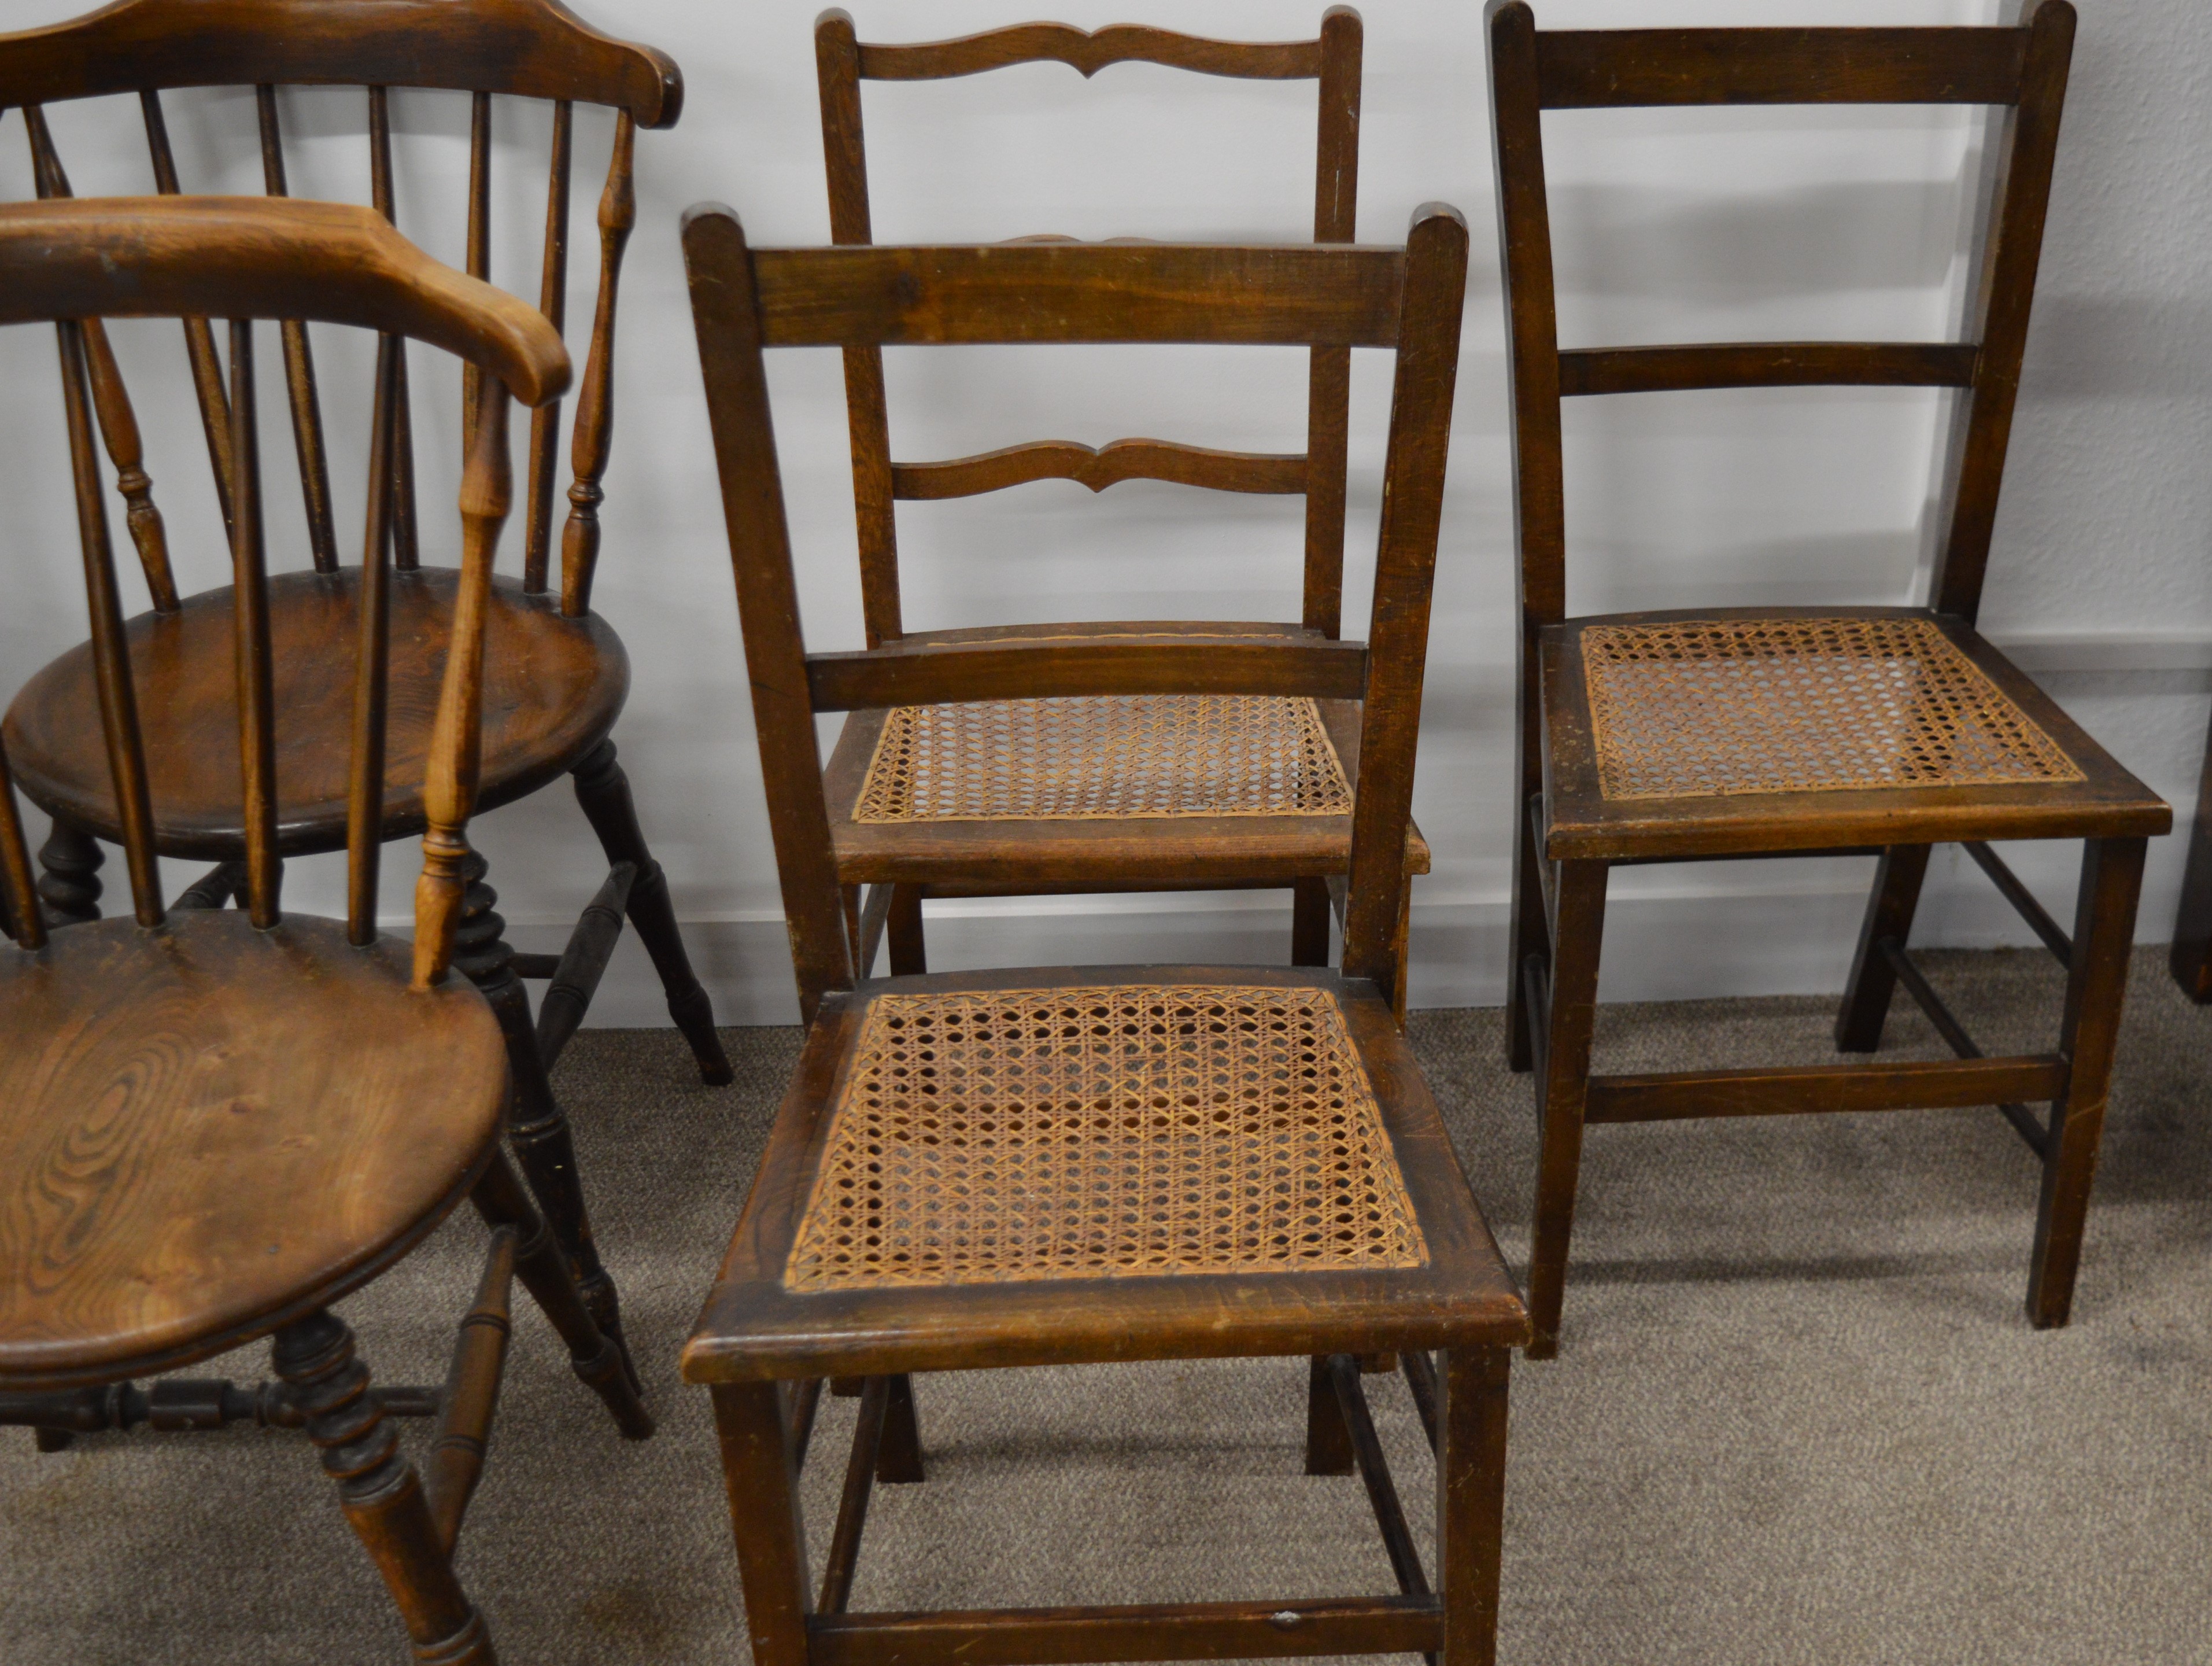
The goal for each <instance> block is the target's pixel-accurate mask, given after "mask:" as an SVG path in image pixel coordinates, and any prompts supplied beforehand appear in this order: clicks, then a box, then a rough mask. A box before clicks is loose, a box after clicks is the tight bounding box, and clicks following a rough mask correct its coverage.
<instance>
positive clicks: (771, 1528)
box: [714, 1383, 814, 1666]
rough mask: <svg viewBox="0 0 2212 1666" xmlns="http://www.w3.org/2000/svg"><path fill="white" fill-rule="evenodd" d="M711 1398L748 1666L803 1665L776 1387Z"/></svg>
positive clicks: (799, 1534)
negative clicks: (748, 1637)
mask: <svg viewBox="0 0 2212 1666" xmlns="http://www.w3.org/2000/svg"><path fill="white" fill-rule="evenodd" d="M714 1430H715V1433H716V1434H717V1436H718V1437H719V1438H720V1445H721V1449H722V1481H723V1485H724V1487H725V1488H726V1490H727V1492H728V1493H729V1499H730V1529H731V1531H732V1534H733V1535H735V1536H736V1538H737V1541H738V1583H739V1584H741V1585H742V1586H743V1587H744V1597H745V1624H746V1626H748V1627H749V1628H750V1631H751V1633H752V1643H753V1661H754V1666H807V1657H808V1639H807V1635H806V1616H807V1614H808V1613H809V1612H810V1611H811V1609H812V1608H813V1607H814V1594H813V1592H812V1591H811V1590H809V1589H808V1587H809V1584H810V1580H809V1578H808V1575H807V1569H806V1529H805V1526H804V1525H803V1524H802V1523H801V1521H800V1519H799V1465H798V1463H797V1462H796V1461H795V1454H794V1453H793V1450H792V1438H791V1426H790V1424H789V1422H788V1421H787V1419H786V1418H785V1415H784V1406H783V1395H782V1394H781V1391H780V1385H779V1384H777V1383H717V1384H716V1385H715V1387H714Z"/></svg>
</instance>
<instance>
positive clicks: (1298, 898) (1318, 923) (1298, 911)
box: [1291, 879, 1329, 966]
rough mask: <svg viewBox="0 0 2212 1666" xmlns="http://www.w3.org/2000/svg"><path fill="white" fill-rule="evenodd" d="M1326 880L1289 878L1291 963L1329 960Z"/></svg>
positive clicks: (1317, 964)
mask: <svg viewBox="0 0 2212 1666" xmlns="http://www.w3.org/2000/svg"><path fill="white" fill-rule="evenodd" d="M1328 914H1329V908H1328V880H1326V879H1294V880H1292V881H1291V965H1293V966H1326V965H1328Z"/></svg>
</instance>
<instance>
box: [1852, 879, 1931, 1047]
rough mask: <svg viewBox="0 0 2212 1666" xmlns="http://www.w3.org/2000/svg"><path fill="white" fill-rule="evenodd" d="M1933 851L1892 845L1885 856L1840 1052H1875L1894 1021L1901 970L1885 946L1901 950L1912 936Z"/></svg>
mask: <svg viewBox="0 0 2212 1666" xmlns="http://www.w3.org/2000/svg"><path fill="white" fill-rule="evenodd" d="M1929 851H1930V847H1929V846H1927V845H1924V844H1893V845H1891V846H1890V847H1889V848H1887V849H1886V850H1884V851H1883V852H1882V853H1881V862H1880V863H1879V864H1878V865H1877V866H1876V867H1875V875H1874V891H1873V893H1872V894H1871V895H1870V896H1869V897H1868V898H1867V908H1866V918H1865V920H1864V921H1863V923H1862V924H1861V925H1860V927H1859V947H1858V953H1857V956H1856V957H1854V958H1853V959H1852V961H1851V976H1850V982H1848V983H1846V984H1845V985H1844V1004H1843V1006H1841V1007H1840V1008H1839V1009H1838V1011H1837V1013H1836V1050H1837V1051H1838V1052H1839V1053H1871V1052H1873V1051H1875V1049H1877V1048H1879V1047H1880V1046H1881V1026H1882V1024H1883V1021H1884V1020H1885V1019H1887V1018H1888V1017H1889V1000H1890V997H1891V996H1892V995H1893V994H1895V993H1896V992H1897V969H1896V968H1895V967H1893V966H1892V965H1891V964H1890V962H1889V957H1888V956H1887V955H1886V954H1884V953H1883V952H1881V945H1882V944H1883V942H1884V941H1893V942H1894V943H1895V944H1896V945H1897V946H1898V947H1899V948H1900V949H1901V948H1903V947H1904V946H1905V939H1907V938H1908V937H1910V936H1911V934H1912V915H1913V911H1914V910H1915V909H1917V908H1918V907H1919V906H1920V882H1921V881H1922V880H1923V879H1926V878H1927V877H1928V857H1929Z"/></svg>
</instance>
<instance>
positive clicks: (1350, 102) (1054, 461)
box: [814, 5, 1427, 1020]
mask: <svg viewBox="0 0 2212 1666" xmlns="http://www.w3.org/2000/svg"><path fill="white" fill-rule="evenodd" d="M1362 41H1363V25H1362V23H1361V21H1360V16H1359V14H1358V12H1357V11H1355V10H1353V9H1352V8H1351V7H1349V6H1344V5H1334V6H1331V7H1329V8H1328V10H1327V11H1326V12H1325V13H1323V15H1322V21H1321V28H1320V32H1319V33H1318V35H1317V36H1316V38H1315V39H1313V40H1291V41H1242V40H1209V39H1206V38H1202V37H1200V36H1195V35H1187V34H1179V33H1174V32H1172V31H1170V30H1166V29H1157V28H1151V27H1144V26H1140V25H1137V24H1128V23H1117V24H1113V25H1109V27H1104V28H1101V29H1097V30H1085V29H1079V28H1076V27H1073V26H1071V25H1068V24H1066V23H1018V24H1013V25H1010V26H1007V27H1002V28H996V29H988V30H985V31H983V32H982V33H978V34H972V35H966V36H963V37H961V38H959V39H957V40H933V41H915V42H901V43H897V44H889V43H879V42H873V41H862V40H860V39H859V38H858V35H857V33H856V31H855V28H854V22H853V19H852V17H851V15H849V14H848V13H846V12H845V11H843V10H842V9H834V8H833V9H830V10H828V11H825V12H823V14H822V15H820V16H819V17H818V18H817V19H816V21H815V26H814V45H815V64H816V69H817V84H818V86H819V89H820V94H821V105H822V149H823V162H824V167H825V169H826V171H827V173H828V177H829V233H830V240H831V241H832V242H833V243H837V244H842V245H866V244H871V243H872V242H873V241H874V233H873V227H872V216H871V212H870V205H869V196H868V168H867V154H866V140H865V136H864V131H863V125H862V121H861V112H860V88H861V84H862V83H863V82H870V81H876V82H894V81H896V82H915V81H944V80H951V79H954V78H957V77H961V76H973V75H979V74H982V73H985V72H987V71H989V70H997V69H1003V68H1006V67H1007V66H1008V65H1012V64H1036V63H1060V64H1066V65H1068V66H1069V67H1070V68H1072V69H1073V70H1076V71H1077V72H1078V73H1079V74H1080V75H1081V76H1084V77H1085V79H1088V78H1089V77H1091V76H1094V75H1096V74H1097V72H1098V71H1099V70H1102V69H1104V68H1105V67H1106V66H1108V65H1109V64H1123V63H1146V64H1158V65H1161V66H1163V67H1164V68H1170V69H1177V70H1189V71H1192V72H1194V73H1197V74H1201V75H1211V76H1227V77H1231V78H1235V79H1240V80H1254V81H1294V80H1311V81H1314V82H1317V83H1318V87H1319V105H1320V112H1319V121H1318V124H1317V127H1318V138H1317V145H1316V161H1315V181H1314V241H1315V242H1316V243H1350V242H1352V240H1354V238H1355V236H1356V229H1355V228H1356V222H1357V219H1358V183H1359V99H1360V62H1361V48H1362ZM844 360H845V390H846V410H847V416H848V423H849V426H850V429H851V434H852V453H853V496H854V509H855V512H856V517H857V520H858V527H859V535H860V592H861V608H862V616H863V622H864V623H865V626H866V634H867V635H866V639H867V645H868V646H869V647H870V648H879V647H881V646H883V645H884V643H886V642H891V641H898V640H899V639H901V638H902V636H904V635H906V634H907V633H906V629H905V626H904V623H903V622H902V613H901V607H900V594H899V570H898V537H897V527H896V516H895V508H896V504H897V503H898V502H900V501H902V500H903V501H919V500H934V499H944V498H951V497H965V496H975V495H977V494H981V493H984V492H992V491H999V490H1003V489H1006V488H1007V487H1010V486H1016V485H1021V484H1025V483H1029V482H1030V481H1036V480H1073V481H1076V482H1079V483H1081V484H1083V485H1085V486H1087V487H1089V488H1090V489H1091V490H1092V491H1094V492H1098V491H1103V490H1104V489H1106V488H1107V487H1109V486H1110V485H1114V484H1116V483H1120V482H1121V481H1124V480H1168V481H1175V482H1178V483H1182V484H1184V485H1188V486H1196V487H1201V488H1205V489H1210V490H1215V491H1231V492H1258V493H1278V494H1289V493H1301V494H1303V495H1304V497H1305V501H1306V525H1305V569H1304V602H1303V607H1302V612H1301V622H1302V623H1303V624H1304V627H1305V628H1306V629H1308V630H1310V631H1313V632H1315V633H1316V634H1317V635H1320V636H1321V637H1322V638H1324V639H1326V640H1331V641H1334V639H1335V638H1336V637H1337V636H1338V635H1340V633H1341V624H1342V613H1343V591H1344V517H1345V493H1346V440H1347V428H1346V424H1347V423H1348V421H1349V407H1350V401H1351V386H1352V383H1351V378H1352V356H1351V351H1350V350H1349V349H1346V348H1340V347H1316V348H1315V349H1313V350H1312V362H1311V369H1310V376H1309V392H1308V407H1307V410H1308V414H1307V443H1306V449H1305V450H1304V452H1303V453H1289V454H1273V453H1269V454H1262V453H1244V452H1223V451H1217V450H1213V449H1210V448H1208V447H1200V446H1191V445H1184V444H1179V443H1176V442H1174V441H1162V440H1147V439H1127V440H1116V441H1112V442H1111V443H1109V444H1108V445H1105V446H1102V447H1096V448H1094V447H1091V446H1088V445H1085V444H1082V443H1080V442H1078V441H1067V440H1045V441H1033V442H1030V443H1028V444H1024V445H1016V446H1010V447H1005V448H1002V449H1000V450H996V451H991V452H987V453H981V454H980V455H976V456H972V457H961V458H955V459H947V460H945V461H939V462H930V463H899V462H895V461H893V460H892V457H891V448H890V415H889V407H888V402H887V399H886V396H885V392H884V367H883V355H882V352H881V351H880V350H878V349H877V348H874V347H854V348H848V349H847V350H846V351H845V355H844ZM856 738H857V739H862V740H866V741H869V742H870V743H871V745H872V737H870V736H866V735H860V734H858V733H857V732H856ZM848 753H852V749H849V748H843V747H841V748H840V749H839V751H838V754H837V757H836V760H834V761H833V762H832V764H831V766H830V768H831V771H832V775H833V777H835V778H836V780H837V781H838V784H839V786H840V788H841V790H842V788H843V787H844V786H845V785H846V784H847V781H846V777H848V776H852V777H853V779H852V781H850V785H851V787H852V788H853V790H854V791H857V790H858V784H859V782H858V775H857V773H856V771H858V770H860V769H864V767H865V757H864V756H863V755H861V754H852V755H850V756H848ZM1414 837H1415V849H1414V851H1413V853H1412V854H1409V860H1412V861H1413V863H1414V864H1415V866H1414V870H1413V871H1414V872H1416V873H1425V872H1427V851H1426V847H1425V845H1421V844H1420V843H1419V835H1418V834H1416V835H1415V836H1414ZM873 842H878V843H887V844H896V842H897V841H896V839H895V838H893V839H884V840H878V841H873ZM1008 842H1009V844H1010V845H1012V846H1014V847H1017V848H1018V847H1019V845H1020V843H1021V840H1020V836H1019V835H1018V833H1014V834H1011V835H1010V838H1009V841H1008ZM1031 854H1033V855H1036V856H1040V857H1042V856H1043V855H1045V854H1046V853H1042V852H1034V853H1031ZM1284 854H1285V855H1290V854H1291V853H1289V852H1288V851H1285V853H1284ZM881 856H882V853H879V852H871V853H868V854H863V853H860V852H858V851H856V852H855V853H854V863H853V866H854V867H855V869H856V871H865V870H868V869H871V868H874V867H880V866H883V865H884V863H883V861H882V860H881ZM1304 860H1310V857H1305V858H1304ZM939 866H940V867H941V866H942V865H941V864H939ZM1048 866H1052V868H1053V871H1052V874H1051V877H1049V878H1048V879H1036V878H1032V879H1024V880H1018V881H1016V880H1010V879H1008V878H1007V877H1006V869H1005V865H1004V864H1003V863H998V862H994V863H991V864H988V865H981V864H979V865H977V866H976V867H975V871H973V872H962V873H943V872H940V873H936V874H935V875H934V876H933V878H931V879H927V880H915V879H896V880H884V879H873V878H872V877H863V878H860V879H857V880H856V881H855V882H854V884H853V885H851V887H850V888H849V890H848V897H847V912H848V930H849V932H850V933H851V934H852V936H853V938H854V945H855V952H856V954H857V956H858V957H859V960H860V964H861V965H862V966H863V967H864V968H866V967H872V965H873V964H874V962H875V957H876V953H877V950H878V946H879V945H881V944H882V943H883V942H884V939H885V938H886V937H887V938H888V939H889V948H890V969H891V970H892V972H893V973H894V974H902V973H917V972H921V971H924V970H927V950H926V948H925V945H924V937H923V931H922V915H921V903H922V899H923V898H924V897H972V896H1008V895H1036V894H1039V893H1041V892H1044V893H1049V892H1052V891H1099V890H1139V891H1146V890H1155V889H1158V888H1160V886H1161V885H1162V884H1163V883H1164V882H1163V881H1162V879H1160V877H1159V876H1158V875H1150V876H1146V877H1144V878H1142V879H1133V878H1130V877H1129V876H1128V875H1127V873H1126V870H1125V869H1123V870H1122V871H1119V872H1117V869H1121V868H1122V865H1121V864H1117V863H1115V862H1114V861H1112V860H1104V861H1099V860H1092V861H1090V862H1088V863H1085V864H1084V865H1083V866H1082V868H1081V871H1079V872H1073V873H1067V872H1062V871H1061V869H1062V868H1064V867H1065V866H1066V864H1065V863H1060V864H1058V865H1051V864H1048ZM1211 866H1213V867H1221V866H1222V864H1220V863H1218V862H1217V863H1214V864H1212V865H1211ZM1297 866H1300V860H1298V859H1296V858H1294V859H1293V860H1290V861H1288V862H1287V864H1286V863H1285V862H1283V861H1281V860H1278V861H1274V862H1271V863H1269V864H1268V865H1267V872H1264V873H1261V872H1257V871H1254V872H1248V873H1238V872H1236V871H1234V869H1235V865H1234V864H1233V863H1232V864H1231V865H1229V866H1228V867H1226V868H1224V870H1223V871H1222V872H1219V873H1212V872H1208V873H1195V872H1194V873H1193V875H1192V877H1191V878H1190V879H1189V880H1188V882H1187V883H1188V887H1191V888H1200V889H1208V890H1212V889H1220V888H1225V887H1228V888H1240V889H1250V888H1269V887H1274V886H1279V885H1284V884H1285V883H1287V884H1288V885H1290V887H1291V895H1292V904H1291V964H1295V965H1301V966H1323V965H1327V964H1328V950H1329V915H1330V909H1331V907H1332V891H1331V885H1330V882H1329V880H1328V878H1326V877H1324V876H1322V875H1318V874H1312V873H1305V874H1302V875H1300V876H1298V877H1295V878H1288V879H1286V878H1285V877H1284V874H1283V873H1278V872H1276V871H1275V870H1276V869H1277V868H1283V869H1284V870H1285V873H1287V872H1288V870H1289V869H1290V868H1295V867H1297ZM863 885H866V887H867V889H866V897H865V901H864V900H863V891H862V887H863ZM1335 889H1336V891H1337V892H1339V893H1340V892H1341V890H1342V885H1341V882H1340V881H1339V883H1338V885H1336V887H1335ZM1395 1005H1396V1006H1397V1008H1398V1011H1399V1014H1400V1017H1401V1020H1402V1018H1403V1017H1404V1009H1405V992H1404V989H1403V988H1402V987H1401V988H1398V989H1397V990H1396V991H1395Z"/></svg>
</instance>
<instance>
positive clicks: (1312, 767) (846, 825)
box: [824, 623, 1429, 896]
mask: <svg viewBox="0 0 2212 1666" xmlns="http://www.w3.org/2000/svg"><path fill="white" fill-rule="evenodd" d="M1199 629H1202V630H1203V631H1204V632H1205V633H1206V634H1207V635H1222V634H1224V631H1225V629H1229V630H1231V631H1235V632H1236V633H1237V634H1250V635H1261V636H1267V637H1273V638H1280V637H1284V636H1297V635H1304V634H1308V633H1304V632H1301V631H1300V630H1298V629H1297V628H1296V627H1285V626H1279V625H1253V626H1246V627H1243V628H1242V629H1241V630H1239V629H1237V628H1236V627H1228V628H1225V627H1223V626H1221V625H1219V624H1218V623H1208V624H1206V625H1204V626H1202V627H1201V626H1180V625H1175V624H1161V625H1109V626H1068V625H1043V626H1025V627H1021V628H1018V629H998V628H990V629H973V630H945V631H930V632H916V633H913V634H912V635H909V636H908V637H906V638H904V639H902V640H905V641H913V642H917V643H921V642H951V641H971V642H972V641H1009V642H1012V641H1040V640H1052V639H1054V638H1058V637H1062V636H1067V635H1084V636H1086V637H1095V636H1098V635H1115V636H1120V635H1132V634H1139V633H1141V634H1144V635H1160V634H1169V635H1172V634H1175V633H1176V632H1178V631H1182V630H1199ZM1358 768H1359V704H1358V702H1357V701H1348V700H1306V699H1293V698H1286V697H1284V696H1233V695H1104V696H1077V697H1069V698H1059V699H1051V700H1000V701H977V702H969V703H964V704H958V705H945V706H907V707H901V708H896V709H894V710H890V711H858V712H854V713H853V714H850V715H849V716H848V718H847V720H846V722H845V726H844V728H843V729H842V732H841V733H840V734H839V736H838V739H837V745H836V750H835V751H833V752H832V753H831V755H830V760H829V767H828V769H827V771H826V772H825V777H826V778H825V782H824V787H825V791H826V793H827V795H828V798H829V811H830V817H831V826H830V830H831V836H832V838H833V840H834V842H835V844H836V852H837V867H838V877H839V878H840V879H842V880H843V881H844V882H845V883H846V884H848V885H876V884H883V883H886V882H890V881H900V882H904V883H908V884H920V885H927V886H928V888H929V891H930V894H932V895H933V896H962V895H971V896H972V895H990V894H994V892H1000V891H1018V892H1021V893H1023V894H1029V893H1030V892H1034V891H1037V890H1039V889H1047V890H1073V889H1082V888H1085V887H1086V886H1089V887H1095V888H1097V889H1102V890H1103V889H1124V890H1151V889H1169V888H1182V887H1187V886H1194V885H1209V884H1218V883H1223V882H1231V883H1234V882H1239V881H1241V882H1244V883H1247V884H1249V883H1252V882H1255V881H1258V882H1261V883H1272V884H1274V885H1287V884H1289V883H1290V882H1291V880H1292V879H1308V878H1318V877H1322V876H1326V875H1328V874H1335V873H1344V872H1345V871H1346V867H1347V866H1349V863H1350V860H1351V850H1352V781H1353V780H1354V779H1355V778H1356V777H1357V775H1358ZM1407 871H1408V872H1409V873H1427V872H1428V871H1429V848H1428V845H1427V842H1425V840H1423V839H1422V838H1421V836H1420V834H1419V830H1413V831H1411V832H1409V834H1408V836H1407Z"/></svg>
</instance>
